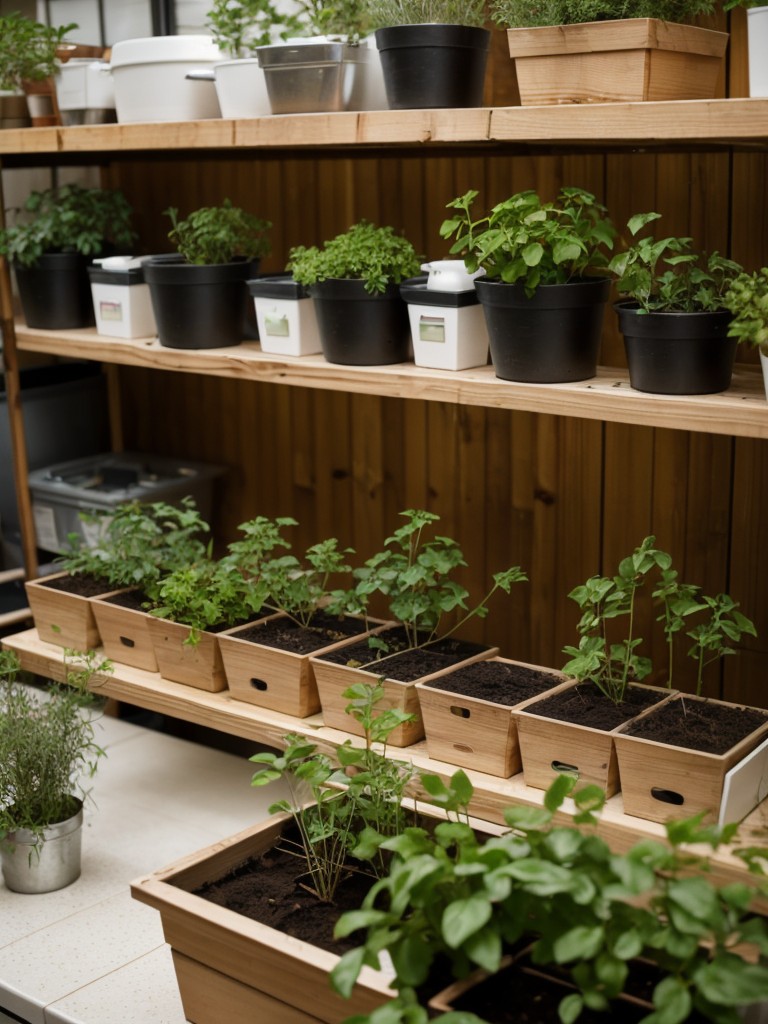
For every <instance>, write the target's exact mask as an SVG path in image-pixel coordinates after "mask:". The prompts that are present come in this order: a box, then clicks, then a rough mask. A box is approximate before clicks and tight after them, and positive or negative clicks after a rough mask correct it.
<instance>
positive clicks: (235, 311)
mask: <svg viewBox="0 0 768 1024" xmlns="http://www.w3.org/2000/svg"><path fill="white" fill-rule="evenodd" d="M257 271H258V261H254V262H248V261H247V260H240V261H237V262H234V263H216V264H211V265H208V266H198V265H195V264H192V263H187V262H186V260H184V258H183V257H181V256H178V255H175V254H170V255H161V256H152V257H151V258H150V259H148V260H147V261H146V263H145V264H144V279H145V281H146V282H147V284H148V285H149V294H150V297H151V299H152V309H153V311H154V314H155V320H156V322H157V334H158V338H159V341H160V344H161V345H164V346H165V347H166V348H192V349H198V348H223V347H224V346H226V345H239V344H240V342H241V341H243V340H245V339H248V338H253V337H255V336H256V334H255V314H254V312H253V302H252V301H251V297H250V295H249V294H248V286H247V284H246V281H248V279H249V278H252V277H254V276H255V274H256V272H257Z"/></svg>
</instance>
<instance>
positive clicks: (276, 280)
mask: <svg viewBox="0 0 768 1024" xmlns="http://www.w3.org/2000/svg"><path fill="white" fill-rule="evenodd" d="M248 290H249V291H250V293H251V295H252V296H253V301H254V306H255V308H256V322H257V323H258V325H259V344H260V345H261V349H262V352H268V353H270V354H271V355H280V356H309V355H314V354H315V353H317V352H322V344H321V342H320V332H319V330H318V327H317V316H316V314H315V306H314V302H313V301H312V299H311V298H310V297H309V296H308V295H307V292H306V289H304V288H303V287H302V286H301V285H300V284H297V283H296V281H294V280H293V278H292V277H290V276H281V277H260V278H255V279H254V280H252V281H249V282H248Z"/></svg>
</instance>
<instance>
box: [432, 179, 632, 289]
mask: <svg viewBox="0 0 768 1024" xmlns="http://www.w3.org/2000/svg"><path fill="white" fill-rule="evenodd" d="M478 194H479V193H478V192H477V191H476V190H475V189H470V191H469V192H466V193H465V194H464V195H463V196H459V197H458V198H457V199H454V200H452V201H451V202H450V203H448V206H449V207H450V208H452V209H454V210H457V211H458V212H457V213H456V214H455V215H454V216H452V217H450V218H448V219H447V220H445V221H443V223H442V225H441V227H440V237H441V238H452V237H455V239H456V240H455V242H454V243H453V245H452V246H451V249H450V253H451V255H453V256H456V255H463V256H464V262H465V264H466V266H467V270H469V271H470V273H473V272H474V271H475V270H478V269H479V268H480V267H482V268H483V269H484V270H485V276H486V279H487V280H490V281H493V280H500V281H504V282H505V283H507V284H514V283H515V282H518V281H519V282H520V283H521V284H522V285H523V286H524V288H525V293H526V295H528V296H529V297H530V296H532V295H533V294H534V292H535V291H536V289H537V288H538V286H539V285H548V284H565V283H566V282H568V281H571V280H573V279H574V278H580V277H583V276H585V275H588V274H590V273H591V272H594V271H596V270H597V271H599V270H604V269H605V268H606V267H607V265H608V255H607V254H608V252H609V251H610V250H611V249H613V242H614V237H615V234H616V232H615V230H614V228H613V225H612V224H611V222H610V219H609V218H608V215H607V210H606V208H605V207H604V206H603V205H602V203H599V202H598V201H597V199H596V198H595V196H594V195H592V193H591V192H586V191H585V190H584V189H580V188H562V189H560V191H559V193H558V194H557V196H556V198H555V199H554V200H553V201H552V202H542V200H541V199H540V198H539V196H538V194H537V193H536V192H534V191H533V190H528V191H525V192H518V193H517V194H516V195H513V196H511V197H510V198H509V199H505V200H504V202H502V203H497V205H496V206H494V207H493V209H492V210H491V212H490V213H489V214H486V215H485V216H482V217H479V218H478V219H477V220H473V218H472V206H473V204H474V201H475V199H476V198H477V196H478Z"/></svg>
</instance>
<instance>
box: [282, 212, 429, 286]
mask: <svg viewBox="0 0 768 1024" xmlns="http://www.w3.org/2000/svg"><path fill="white" fill-rule="evenodd" d="M421 262H422V261H421V259H420V258H419V257H418V256H417V255H416V250H415V249H414V248H413V246H412V245H411V243H410V242H409V241H408V240H407V239H405V238H403V237H402V236H401V235H396V234H395V232H394V230H393V229H392V228H391V227H375V226H374V225H373V224H370V223H369V222H368V221H360V223H358V224H354V225H353V226H352V227H351V228H349V229H348V230H347V231H345V232H344V233H343V234H340V235H337V236H336V237H335V238H332V239H331V240H330V241H329V242H326V243H325V245H324V246H323V248H322V249H320V248H318V247H317V246H310V247H309V248H307V247H305V246H303V245H300V246H295V247H294V248H293V249H291V251H290V252H289V254H288V265H287V269H288V270H290V271H291V273H292V274H293V276H294V279H295V280H296V281H298V282H299V284H304V285H313V284H317V283H318V282H320V281H326V280H328V279H329V278H361V279H362V280H363V281H365V290H366V291H367V292H370V293H372V294H373V293H374V292H384V291H386V289H387V286H388V285H392V284H399V283H400V282H401V281H403V280H405V278H408V277H414V276H415V275H416V274H418V273H419V271H420V269H421Z"/></svg>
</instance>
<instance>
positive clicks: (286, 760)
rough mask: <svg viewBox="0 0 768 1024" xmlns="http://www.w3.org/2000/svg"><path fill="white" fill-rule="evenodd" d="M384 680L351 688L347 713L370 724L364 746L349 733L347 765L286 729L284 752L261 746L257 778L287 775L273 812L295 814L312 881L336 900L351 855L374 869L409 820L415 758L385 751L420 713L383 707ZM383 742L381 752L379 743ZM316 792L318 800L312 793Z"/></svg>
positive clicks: (344, 748) (342, 757) (260, 782)
mask: <svg viewBox="0 0 768 1024" xmlns="http://www.w3.org/2000/svg"><path fill="white" fill-rule="evenodd" d="M383 692H384V691H383V687H381V686H379V685H376V686H368V685H367V684H358V685H356V686H354V687H352V688H351V689H350V690H347V691H346V692H345V694H344V696H345V697H347V698H348V699H349V701H350V704H349V706H348V707H347V709H346V710H347V713H348V714H351V715H352V716H353V717H355V718H356V719H357V720H358V721H359V722H360V724H361V725H362V726H363V732H364V735H365V746H364V747H363V748H361V747H357V746H355V745H353V743H352V741H351V740H347V741H346V742H345V743H343V744H342V745H341V746H340V747H339V748H338V750H337V752H336V756H337V757H338V760H339V764H340V765H341V770H336V769H334V767H333V765H332V764H331V762H330V760H329V759H328V758H327V757H326V756H325V755H324V754H320V753H318V750H317V746H316V744H313V743H308V742H307V741H306V740H305V739H304V738H303V737H301V736H296V735H289V736H286V737H285V738H284V739H285V743H286V747H285V750H284V751H283V753H281V754H273V753H262V754H255V755H254V756H253V757H252V758H251V759H250V760H251V761H252V762H253V763H255V764H259V765H264V766H265V767H263V768H260V769H259V770H258V771H257V772H255V774H254V775H253V778H252V780H251V784H252V785H254V786H264V785H268V784H269V783H271V782H274V781H275V780H277V779H285V780H286V781H287V783H288V786H289V792H290V796H289V799H288V800H283V801H280V802H278V803H276V804H274V805H273V806H272V807H271V808H270V813H273V814H274V813H275V812H277V811H282V812H284V813H287V814H290V815H291V816H292V817H293V820H294V822H295V824H296V827H297V829H298V833H299V837H300V843H301V848H302V852H303V856H304V858H305V859H306V863H307V871H308V874H309V878H310V882H311V886H312V889H313V891H314V893H315V895H316V896H317V897H318V899H320V900H322V901H324V902H329V903H332V902H333V900H334V898H335V894H336V891H337V889H338V887H339V884H340V883H341V881H342V879H343V878H344V877H345V876H346V875H347V874H348V873H349V871H350V869H351V867H350V865H351V863H355V862H357V869H358V870H367V871H368V872H370V873H372V874H375V873H376V872H377V871H379V872H380V871H382V870H383V867H384V864H385V860H384V858H383V857H382V855H381V853H380V848H381V846H382V845H383V842H384V840H385V839H386V838H387V837H388V836H393V835H398V834H400V832H401V831H402V830H403V828H404V822H405V815H404V811H403V807H402V798H403V794H404V792H405V788H406V786H407V785H408V783H409V781H410V780H411V778H412V777H413V774H414V769H413V767H412V765H410V764H406V763H404V762H401V761H396V760H393V759H391V758H389V757H387V756H386V741H387V738H388V737H389V735H390V733H391V732H392V730H393V729H396V728H397V726H398V725H400V724H402V723H403V722H405V721H409V720H410V719H411V718H412V717H413V716H412V715H406V714H404V713H403V712H400V711H395V710H389V711H387V710H383V711H380V712H377V709H376V705H377V704H378V703H379V701H380V700H381V698H382V696H383ZM374 743H381V744H383V750H382V752H378V751H376V750H374V748H373V744H374ZM310 800H311V803H308V801H310Z"/></svg>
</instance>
